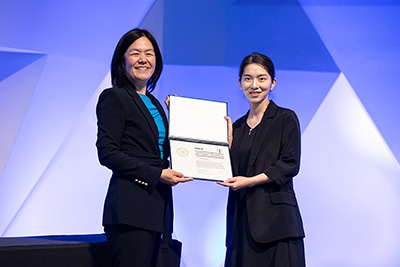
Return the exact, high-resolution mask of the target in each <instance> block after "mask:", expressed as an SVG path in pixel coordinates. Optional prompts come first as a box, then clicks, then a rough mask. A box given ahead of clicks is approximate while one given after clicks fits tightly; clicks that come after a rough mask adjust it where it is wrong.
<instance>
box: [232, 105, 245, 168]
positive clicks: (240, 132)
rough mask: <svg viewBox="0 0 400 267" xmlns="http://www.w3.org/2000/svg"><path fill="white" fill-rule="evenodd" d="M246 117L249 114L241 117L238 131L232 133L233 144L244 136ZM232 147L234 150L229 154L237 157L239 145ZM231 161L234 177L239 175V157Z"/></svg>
mask: <svg viewBox="0 0 400 267" xmlns="http://www.w3.org/2000/svg"><path fill="white" fill-rule="evenodd" d="M248 115H249V112H247V113H246V115H245V116H243V117H242V119H241V121H240V122H239V124H238V125H237V128H238V130H237V131H234V136H233V142H235V140H236V142H238V141H237V140H243V136H244V134H245V132H246V127H245V125H244V124H245V123H246V119H247V116H248ZM235 128H236V127H235ZM234 147H235V148H236V149H235V150H232V151H231V154H232V153H235V154H236V155H238V153H239V147H240V145H235V146H234ZM231 160H232V164H231V165H232V168H233V173H234V174H235V175H237V174H238V173H239V165H240V162H239V157H238V156H237V157H231Z"/></svg>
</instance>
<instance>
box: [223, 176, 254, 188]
mask: <svg viewBox="0 0 400 267" xmlns="http://www.w3.org/2000/svg"><path fill="white" fill-rule="evenodd" d="M252 182H253V181H252V179H251V178H247V177H244V176H235V177H232V178H228V179H226V180H225V181H223V182H217V183H218V184H220V185H223V186H226V187H229V188H231V189H232V190H233V191H236V190H239V189H242V188H246V187H251V186H253V183H252Z"/></svg>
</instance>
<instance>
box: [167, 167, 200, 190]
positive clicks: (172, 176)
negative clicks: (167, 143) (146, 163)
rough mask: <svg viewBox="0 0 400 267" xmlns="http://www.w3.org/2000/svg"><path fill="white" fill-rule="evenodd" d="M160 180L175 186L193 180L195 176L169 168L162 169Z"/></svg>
mask: <svg viewBox="0 0 400 267" xmlns="http://www.w3.org/2000/svg"><path fill="white" fill-rule="evenodd" d="M160 181H161V182H163V183H164V184H167V185H171V186H175V185H177V184H178V183H185V182H189V181H193V178H190V177H185V175H183V174H182V173H180V172H177V171H174V170H172V169H170V168H168V169H163V170H162V172H161V177H160Z"/></svg>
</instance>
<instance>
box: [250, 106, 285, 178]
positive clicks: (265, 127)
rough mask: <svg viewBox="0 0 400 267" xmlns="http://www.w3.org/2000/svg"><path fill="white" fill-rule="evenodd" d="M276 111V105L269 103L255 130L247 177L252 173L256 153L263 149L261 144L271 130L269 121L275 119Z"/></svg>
mask: <svg viewBox="0 0 400 267" xmlns="http://www.w3.org/2000/svg"><path fill="white" fill-rule="evenodd" d="M277 109H278V107H277V106H276V104H275V103H274V102H273V101H270V103H269V104H268V107H267V110H266V111H265V113H264V116H263V118H262V120H261V122H260V125H259V126H258V127H259V128H258V129H257V134H256V136H255V139H254V144H255V145H253V146H252V148H251V152H250V158H249V164H248V166H247V176H250V174H251V173H252V171H253V170H252V167H253V166H254V162H255V161H256V159H257V155H258V153H259V152H260V150H261V149H265V148H264V147H262V145H261V144H262V143H263V141H264V139H265V138H266V137H267V135H268V131H269V129H270V128H271V119H272V118H273V117H275V114H276V111H277ZM267 149H268V148H267Z"/></svg>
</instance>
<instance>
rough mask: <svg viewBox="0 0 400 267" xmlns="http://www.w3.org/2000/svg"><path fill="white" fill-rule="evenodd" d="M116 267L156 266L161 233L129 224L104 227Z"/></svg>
mask: <svg viewBox="0 0 400 267" xmlns="http://www.w3.org/2000/svg"><path fill="white" fill-rule="evenodd" d="M104 231H105V233H106V236H107V240H108V243H109V244H110V247H111V254H112V258H113V266H114V267H132V266H135V267H155V266H156V264H157V257H158V252H159V249H160V241H161V233H158V232H153V231H148V230H145V229H141V228H136V227H133V226H129V225H122V224H120V225H112V226H106V227H104Z"/></svg>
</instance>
